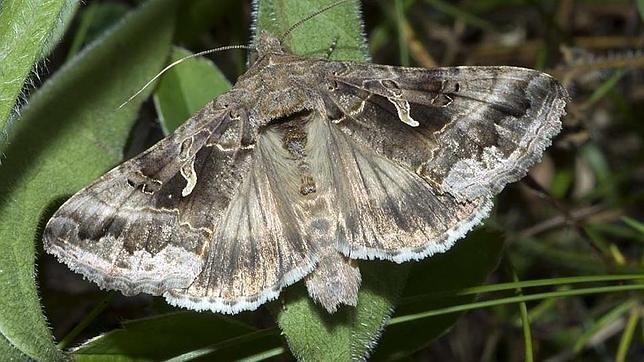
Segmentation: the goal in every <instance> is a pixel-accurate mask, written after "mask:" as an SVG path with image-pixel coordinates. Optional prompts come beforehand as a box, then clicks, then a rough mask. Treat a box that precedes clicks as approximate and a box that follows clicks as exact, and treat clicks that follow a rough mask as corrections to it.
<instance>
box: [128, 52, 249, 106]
mask: <svg viewBox="0 0 644 362" xmlns="http://www.w3.org/2000/svg"><path fill="white" fill-rule="evenodd" d="M230 49H252V47H250V46H248V45H227V46H225V47H219V48H214V49H208V50H204V51H201V52H198V53H194V54H190V55H187V56H185V57H183V58H181V59H178V60H175V61H174V62H172V63H170V64H169V65H168V66H167V67H165V68H163V69H162V70H161V71H160V72H159V73H157V75H155V76H154V78H152V79H150V81H148V82H147V83H145V85H144V86H143V88H141V89H139V90H138V91H137V92H136V93H134V94H133V95H132V96H131V97H130V98H128V99H127V100H126V101H125V102H123V104H121V105H120V106H119V108H118V109H121V108H123V107H124V106H125V105H126V104H128V103H130V102H131V101H132V100H133V99H134V98H136V96H138V95H139V94H141V92H143V91H144V90H145V88H147V87H148V86H150V84H152V83H153V82H154V81H155V80H157V79H158V78H159V77H160V76H162V75H163V73H165V72H167V71H168V70H170V69H171V68H172V67H174V66H175V65H179V64H181V63H183V62H185V61H186V60H188V59H192V58H195V57H199V56H202V55H208V54H212V53H216V52H221V51H224V50H230Z"/></svg>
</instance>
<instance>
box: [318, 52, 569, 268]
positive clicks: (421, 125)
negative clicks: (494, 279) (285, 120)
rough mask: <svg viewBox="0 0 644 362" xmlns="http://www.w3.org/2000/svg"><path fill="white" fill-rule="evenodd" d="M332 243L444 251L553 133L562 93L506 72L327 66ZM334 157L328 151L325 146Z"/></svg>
mask: <svg viewBox="0 0 644 362" xmlns="http://www.w3.org/2000/svg"><path fill="white" fill-rule="evenodd" d="M329 68H330V69H329V72H328V74H329V76H328V77H327V81H326V82H325V83H323V86H324V88H322V89H321V92H322V93H323V94H325V95H326V97H325V104H326V106H327V109H328V111H329V115H328V118H329V120H330V124H332V125H333V126H332V127H330V128H329V129H328V130H326V132H327V137H328V140H329V149H330V153H331V154H333V155H335V158H334V159H333V160H332V161H331V162H332V163H333V165H332V167H331V169H333V170H335V172H334V177H335V184H334V187H336V188H338V194H342V195H351V197H346V198H341V199H340V200H338V202H339V205H341V206H340V207H339V209H340V210H342V211H341V216H340V219H339V222H340V227H339V228H338V235H339V237H338V248H339V250H340V251H342V252H343V253H344V254H345V255H348V256H350V257H352V258H367V259H371V258H382V259H389V260H393V261H397V262H403V261H406V260H409V259H420V258H423V257H425V256H427V255H431V254H433V253H435V252H440V251H444V250H447V249H448V248H449V247H451V245H452V244H453V243H454V242H455V241H456V240H457V239H459V238H461V237H462V236H463V235H464V234H465V233H466V232H467V231H469V229H471V228H472V227H473V226H474V225H476V224H478V223H479V222H480V221H481V220H482V219H483V218H485V217H486V216H487V214H488V212H489V210H490V208H491V206H492V203H491V198H492V196H494V195H495V194H496V193H498V192H499V191H500V190H501V189H502V188H503V187H504V186H505V185H506V184H507V183H509V182H513V181H516V180H518V179H520V178H521V177H523V176H525V174H526V172H527V170H528V168H529V167H530V166H532V165H533V164H534V163H535V162H536V161H538V159H539V158H540V157H541V154H542V153H543V150H544V149H545V147H547V146H548V145H549V144H550V142H551V141H550V139H551V137H552V136H553V135H555V134H557V133H558V132H559V130H560V127H561V123H560V121H559V118H560V117H561V116H562V114H563V113H564V106H565V101H566V98H567V95H566V91H565V90H564V89H563V88H562V87H561V85H560V84H559V83H558V82H557V81H556V80H554V79H553V78H551V77H549V76H548V75H546V74H544V73H540V72H537V71H534V70H529V69H523V68H514V67H455V68H438V69H431V70H426V69H418V68H401V67H389V66H379V65H364V64H354V63H345V64H330V65H329ZM332 150H335V151H332Z"/></svg>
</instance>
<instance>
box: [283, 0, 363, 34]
mask: <svg viewBox="0 0 644 362" xmlns="http://www.w3.org/2000/svg"><path fill="white" fill-rule="evenodd" d="M349 1H353V0H338V1H336V2H334V3H333V4H331V5H328V6H326V7H323V8H322V9H320V10H318V11H316V12H314V13H313V14H311V15H309V16H307V17H305V18H304V19H302V20H300V21H298V22H297V23H295V24H293V25H291V27H290V28H288V30H287V31H285V32H284V33H282V35H281V36H280V37H279V40H280V42H281V41H282V40H284V39H285V38H286V37H287V36H288V35H289V34H290V33H291V32H293V30H295V28H297V27H298V26H300V25H302V24H304V23H305V22H307V21H309V20H311V19H313V18H314V17H316V16H318V15H320V14H322V13H323V12H325V11H328V10H330V9H333V8H334V7H336V6H338V5H342V4H344V3H346V2H349Z"/></svg>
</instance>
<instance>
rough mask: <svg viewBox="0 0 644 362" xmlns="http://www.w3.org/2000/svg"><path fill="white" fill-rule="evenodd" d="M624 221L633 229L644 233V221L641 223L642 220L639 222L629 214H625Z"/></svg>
mask: <svg viewBox="0 0 644 362" xmlns="http://www.w3.org/2000/svg"><path fill="white" fill-rule="evenodd" d="M622 221H623V222H624V224H626V225H628V226H630V227H632V228H633V229H635V230H637V231H639V232H640V233H642V234H644V223H641V222H639V221H637V220H635V219H631V218H630V217H628V216H624V217H623V218H622Z"/></svg>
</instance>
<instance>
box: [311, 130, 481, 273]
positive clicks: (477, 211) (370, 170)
mask: <svg viewBox="0 0 644 362" xmlns="http://www.w3.org/2000/svg"><path fill="white" fill-rule="evenodd" d="M311 133H312V134H314V135H315V136H314V139H316V140H317V141H318V142H319V143H320V144H322V145H324V146H323V147H324V148H325V149H326V150H327V152H326V153H317V154H316V155H312V156H311V158H312V164H314V165H315V169H316V174H319V175H329V176H327V177H323V178H322V179H324V180H326V187H328V189H329V190H330V192H329V194H330V195H331V196H332V198H333V201H332V204H333V205H335V209H334V213H333V215H334V220H333V221H334V225H335V227H334V228H332V229H330V230H333V231H334V233H335V235H333V237H332V238H330V241H331V243H332V244H334V245H335V247H336V249H337V250H339V251H340V252H342V253H343V254H344V255H346V256H348V257H349V258H352V259H374V258H378V259H387V260H392V261H395V262H399V263H400V262H404V261H407V260H410V259H416V260H418V259H421V258H424V257H426V256H428V255H431V254H434V253H437V252H443V251H445V250H447V249H448V248H449V247H450V246H451V245H452V244H453V243H454V241H456V239H458V238H460V237H462V236H463V235H464V234H465V233H466V232H467V231H469V230H470V229H471V228H472V227H473V226H474V225H477V224H478V223H479V222H480V221H481V220H482V218H484V217H485V216H487V213H488V212H489V210H490V208H491V206H492V203H491V201H490V200H489V199H487V198H484V197H480V198H478V199H476V200H471V201H466V202H458V201H457V200H456V199H455V198H454V197H452V196H451V195H449V194H440V193H439V192H438V191H437V190H436V189H434V188H433V187H432V185H431V184H429V183H427V181H425V180H424V179H423V178H421V177H420V176H419V175H417V174H415V173H414V172H413V171H411V170H408V169H406V168H405V167H403V166H401V165H399V164H397V163H396V162H394V161H392V160H389V159H387V158H386V157H385V156H383V155H381V154H378V153H376V152H374V151H373V150H372V149H371V148H369V147H368V146H366V145H362V144H360V143H356V142H354V141H353V139H352V138H351V136H350V135H347V134H346V133H344V132H342V131H341V130H339V129H338V128H337V127H336V126H335V125H333V124H330V123H329V122H327V121H326V120H324V119H322V118H320V119H319V120H318V121H317V122H315V126H313V127H311Z"/></svg>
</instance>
